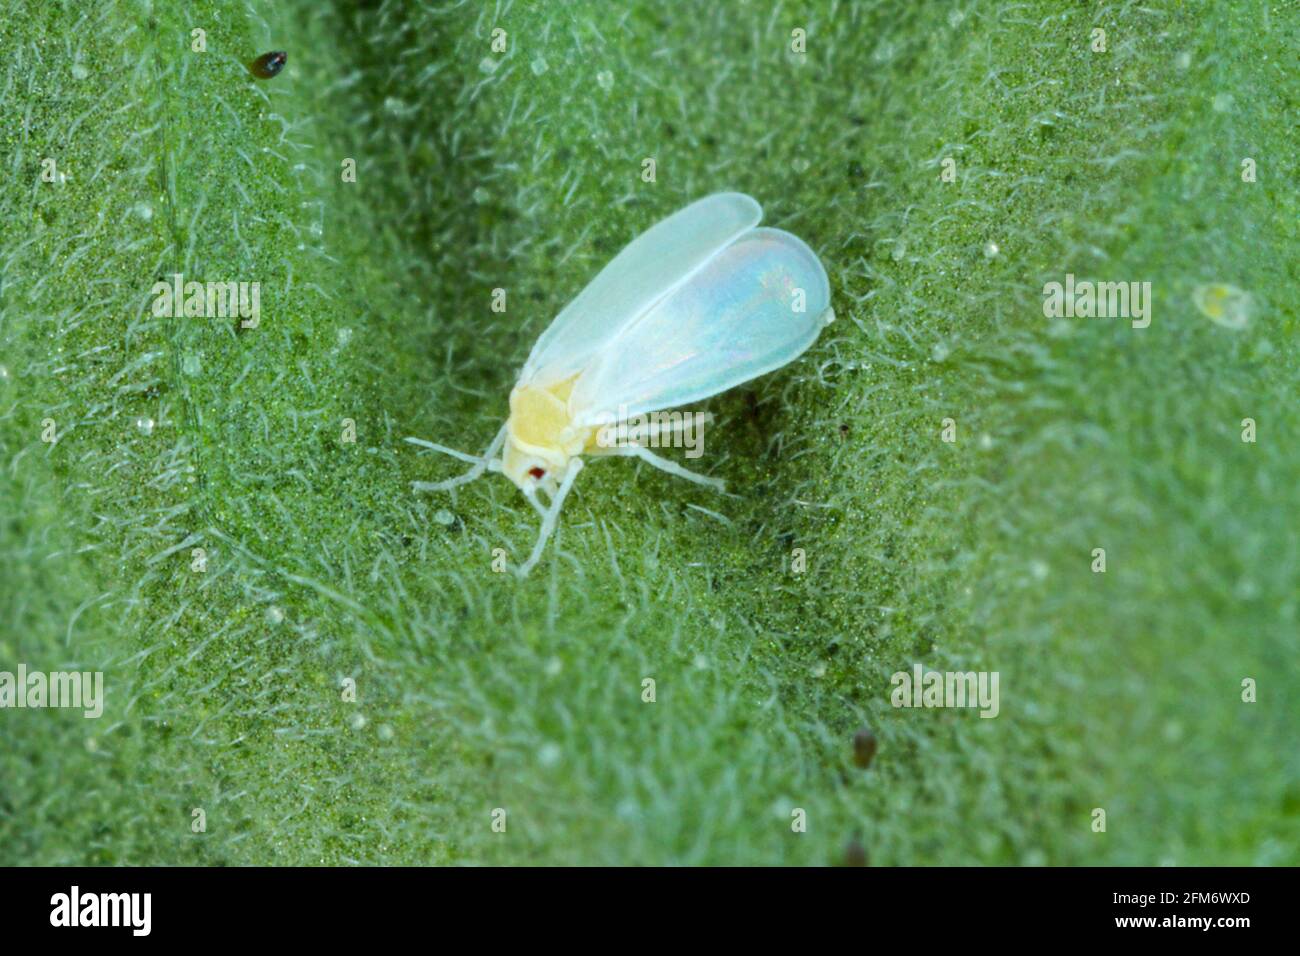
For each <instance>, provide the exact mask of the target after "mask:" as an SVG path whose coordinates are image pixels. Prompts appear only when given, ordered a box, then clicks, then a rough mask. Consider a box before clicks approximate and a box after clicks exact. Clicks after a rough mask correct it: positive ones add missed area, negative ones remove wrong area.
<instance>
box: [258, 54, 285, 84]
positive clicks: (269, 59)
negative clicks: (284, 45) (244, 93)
mask: <svg viewBox="0 0 1300 956" xmlns="http://www.w3.org/2000/svg"><path fill="white" fill-rule="evenodd" d="M288 59H289V54H287V53H285V52H284V51H283V50H273V51H272V52H270V53H263V54H262V55H261V56H259V57H258V58H257V59H256V60H254V61H253V62H252V63H250V64H248V69H249V71H250V72H252V74H253V75H254V76H256V77H260V78H261V79H263V80H269V79H270V78H271V77H273V76H275V75H276V74H277V73H279V72H280V71H281V70H283V69H284V64H285V63H286V62H287V61H288Z"/></svg>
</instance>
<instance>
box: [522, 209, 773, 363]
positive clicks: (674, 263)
mask: <svg viewBox="0 0 1300 956" xmlns="http://www.w3.org/2000/svg"><path fill="white" fill-rule="evenodd" d="M762 218H763V210H762V208H761V207H760V206H759V205H758V203H757V202H755V201H754V200H753V199H752V198H750V197H749V196H746V195H744V194H742V193H715V194H714V195H712V196H706V197H705V198H704V199H701V200H698V201H697V202H694V203H691V205H689V206H687V207H686V208H685V209H682V210H679V211H678V212H676V213H674V214H673V215H671V216H669V217H668V218H667V219H664V220H662V221H661V222H659V223H656V224H655V225H654V226H651V227H650V228H649V229H647V230H646V231H645V232H643V233H642V234H641V235H639V236H637V238H636V239H634V240H632V242H631V243H629V244H628V245H627V246H626V247H624V249H623V251H621V252H620V253H619V254H618V255H617V256H615V257H614V258H613V259H612V260H611V261H610V263H609V264H608V265H606V266H605V268H603V269H602V270H600V273H599V274H598V275H597V276H596V278H594V279H592V280H591V282H590V283H588V284H587V287H586V288H585V289H583V290H582V291H581V292H580V293H578V296H577V298H575V299H574V300H573V301H572V302H570V303H569V304H568V305H567V306H565V307H564V310H563V311H562V312H560V314H559V315H557V316H556V317H555V321H553V322H552V323H551V324H550V327H548V328H547V329H546V331H545V332H543V333H542V334H541V336H540V337H539V338H538V340H537V344H536V345H534V346H533V351H532V354H531V355H529V357H528V361H527V362H526V363H525V364H524V368H523V371H522V372H521V373H520V376H519V381H520V383H521V384H522V383H532V384H536V385H540V386H546V385H551V384H553V383H555V382H558V381H562V380H563V379H566V378H568V377H569V376H571V375H573V374H574V373H576V372H578V371H580V370H582V369H583V368H584V367H585V366H586V365H587V364H588V362H589V361H590V360H591V358H592V356H594V355H597V354H599V353H600V352H601V351H602V350H603V349H605V347H606V346H607V345H608V343H609V342H610V341H612V340H613V339H614V338H615V337H617V336H618V334H619V333H620V332H622V331H623V329H624V328H626V327H627V326H628V325H629V324H630V323H632V322H635V321H636V320H637V319H639V318H641V317H642V316H643V315H645V313H646V312H647V311H648V310H649V309H650V308H651V307H652V306H654V304H655V303H656V302H658V301H659V300H661V299H663V297H664V296H665V295H667V294H669V293H671V292H672V291H673V289H675V288H676V287H678V286H679V285H681V284H682V283H683V282H684V281H685V280H686V279H688V278H689V277H690V276H691V275H692V274H693V273H694V272H696V271H697V270H698V269H700V268H701V267H702V266H704V265H705V264H706V263H708V262H709V261H710V260H711V259H712V258H713V257H714V256H715V255H716V254H717V253H718V251H719V250H721V249H723V248H725V247H726V246H727V245H728V244H729V243H731V242H732V241H733V240H735V239H736V237H737V236H740V235H742V234H743V233H746V232H748V231H749V230H751V229H752V228H753V227H754V226H756V225H757V224H758V222H759V221H760V220H761V219H762Z"/></svg>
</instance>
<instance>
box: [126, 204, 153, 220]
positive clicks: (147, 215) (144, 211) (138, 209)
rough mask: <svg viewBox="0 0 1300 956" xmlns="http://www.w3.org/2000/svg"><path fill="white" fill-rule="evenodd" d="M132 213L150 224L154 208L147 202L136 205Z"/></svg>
mask: <svg viewBox="0 0 1300 956" xmlns="http://www.w3.org/2000/svg"><path fill="white" fill-rule="evenodd" d="M131 211H132V212H133V213H135V214H136V215H137V216H139V217H140V218H141V219H143V220H144V221H145V222H148V221H149V220H150V219H152V218H153V206H151V205H149V204H148V203H147V202H138V203H136V204H135V206H133V207H132V209H131Z"/></svg>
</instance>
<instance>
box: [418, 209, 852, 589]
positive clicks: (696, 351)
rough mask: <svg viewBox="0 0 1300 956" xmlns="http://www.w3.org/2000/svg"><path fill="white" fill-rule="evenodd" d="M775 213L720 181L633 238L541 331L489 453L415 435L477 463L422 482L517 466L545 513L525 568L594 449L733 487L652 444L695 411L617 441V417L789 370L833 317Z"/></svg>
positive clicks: (443, 484)
mask: <svg viewBox="0 0 1300 956" xmlns="http://www.w3.org/2000/svg"><path fill="white" fill-rule="evenodd" d="M762 218H763V210H762V208H761V207H760V206H759V205H758V203H757V202H755V201H754V200H753V199H751V198H750V197H749V196H745V195H742V194H740V193H717V194H715V195H712V196H708V197H706V198H704V199H701V200H699V201H698V202H695V203H692V204H691V205H689V206H687V207H686V208H685V209H682V210H680V211H679V212H677V213H675V214H674V215H672V216H669V217H668V218H667V219H665V220H663V221H662V222H660V223H658V224H656V225H655V226H652V227H651V228H650V229H648V230H646V231H645V232H644V233H642V234H641V235H640V236H638V237H637V238H636V239H634V240H633V241H632V242H631V243H630V244H629V245H628V246H626V247H625V248H624V249H623V251H622V252H620V253H619V254H618V255H617V256H615V257H614V259H613V260H612V261H611V262H610V263H609V264H608V265H607V266H605V268H604V269H602V270H601V271H600V273H599V274H598V275H597V276H596V278H594V279H593V280H592V281H591V282H590V283H589V284H588V285H587V287H586V288H585V289H583V290H582V291H581V292H580V293H578V296H577V298H575V299H574V300H573V301H572V302H570V303H569V304H568V305H567V306H566V307H565V308H564V309H563V310H562V311H561V312H560V314H559V315H558V316H556V318H555V320H554V321H553V322H552V323H551V325H550V327H549V328H547V329H546V331H544V332H543V333H542V334H541V336H540V337H539V338H538V340H537V343H536V344H535V345H534V346H533V350H532V354H530V355H529V357H528V361H527V362H525V363H524V367H523V369H522V371H521V372H520V373H519V379H518V381H517V383H516V384H515V387H514V389H513V390H512V391H511V392H510V416H509V418H508V419H507V420H506V423H505V424H504V425H502V426H501V430H500V431H499V432H497V436H496V438H494V439H493V440H492V444H491V445H489V446H488V449H487V451H485V452H484V453H483V455H482V456H474V455H467V454H464V453H463V452H459V451H455V450H453V449H450V448H446V447H444V446H442V445H436V444H434V443H432V442H426V441H423V440H421V439H418V438H408V439H407V441H408V442H411V443H412V444H416V445H421V446H423V447H425V448H432V449H434V450H435V451H439V452H442V453H444V454H448V455H451V456H453V457H455V458H459V459H461V460H462V461H466V462H469V463H470V464H472V465H473V467H472V468H471V469H470V470H469V471H468V472H466V473H465V474H463V475H461V476H459V477H457V478H452V479H450V480H448V481H440V482H436V483H430V482H423V481H417V482H415V483H414V485H413V487H414V488H415V490H417V491H445V490H447V489H450V488H454V487H456V486H458V485H462V484H465V483H466V482H470V481H473V480H474V479H475V478H478V477H479V476H480V475H482V474H483V472H484V471H487V470H491V471H499V472H502V473H504V474H505V476H506V477H507V478H509V479H510V480H511V481H513V482H514V483H515V484H516V485H517V486H518V487H519V489H520V491H522V492H523V494H524V497H526V498H527V499H528V501H529V502H530V503H531V504H532V505H533V507H534V508H536V509H537V511H538V513H539V514H540V515H541V519H542V524H541V530H540V533H539V534H538V537H537V543H536V544H535V545H534V547H533V550H532V554H531V555H529V557H528V560H527V561H526V562H524V564H523V566H522V567H521V568H520V569H519V574H520V576H523V575H525V574H527V573H528V572H529V571H531V570H532V568H533V567H534V565H536V564H537V561H538V559H539V558H540V557H541V554H542V550H543V548H544V547H545V545H546V541H547V539H548V538H549V537H550V535H551V533H552V532H553V531H554V530H555V526H556V521H557V519H558V516H559V513H560V509H561V507H562V506H563V505H564V499H565V498H566V497H567V496H568V494H569V491H570V490H571V489H572V488H573V483H574V480H575V479H576V478H577V477H578V473H579V472H580V471H581V470H582V468H583V460H582V456H584V455H589V456H592V457H611V456H628V457H635V458H639V459H641V460H642V461H644V462H646V463H647V464H649V465H652V466H653V467H655V468H660V469H662V470H664V471H666V472H668V473H669V474H672V475H676V476H678V477H679V478H685V479H687V480H689V481H694V482H697V483H699V484H702V485H708V486H710V487H713V488H716V489H718V490H719V491H721V490H723V487H724V485H723V482H722V481H721V480H719V479H717V478H708V477H705V476H703V475H699V474H696V473H695V472H692V471H687V470H686V469H685V468H683V467H681V466H680V465H678V464H677V463H676V462H673V461H670V460H668V459H666V458H661V457H659V456H658V455H655V454H654V453H652V452H651V451H650V450H649V449H647V448H646V447H644V444H643V442H644V441H645V440H646V439H651V440H654V439H657V438H658V437H659V436H660V435H661V434H669V435H670V434H672V433H673V430H674V428H676V427H677V426H678V425H679V424H680V423H684V422H685V421H687V419H685V418H682V419H676V420H674V424H673V425H672V426H668V427H667V428H666V429H663V430H660V429H659V427H658V425H657V423H653V424H651V425H650V426H649V427H648V428H639V427H638V428H636V429H632V430H625V429H624V426H623V425H622V424H619V425H618V428H619V431H618V434H619V438H620V439H623V440H620V441H618V442H611V441H610V440H609V435H610V433H611V429H612V427H613V426H615V424H616V423H625V422H626V421H627V420H628V419H635V418H637V417H639V416H646V415H648V414H650V413H652V412H658V411H662V410H664V409H669V408H674V407H678V406H681V405H686V404H688V403H690V402H697V401H701V400H702V399H705V398H708V397H710V396H712V395H717V394H718V393H720V392H725V391H726V390H727V389H730V388H733V387H735V386H737V385H740V384H741V383H743V382H747V381H749V380H750V379H752V378H757V377H758V376H760V375H763V374H766V373H767V372H771V371H773V370H775V369H778V368H781V367H782V366H783V365H786V364H788V363H790V362H792V361H794V360H795V359H796V358H798V357H799V356H800V355H801V354H803V352H804V351H805V350H806V349H807V348H808V347H809V346H811V345H812V344H813V342H815V341H816V340H817V336H818V334H819V333H820V332H821V330H822V328H823V327H824V326H826V325H827V324H828V323H829V322H830V321H831V320H832V319H834V317H835V315H834V313H833V312H832V310H831V300H830V285H829V283H828V282H827V280H826V270H825V269H823V268H822V264H821V263H820V262H819V261H818V259H817V256H816V255H815V254H814V253H813V251H812V250H811V249H809V248H808V246H806V245H805V244H804V243H803V241H802V240H800V239H798V238H796V237H795V236H792V235H791V234H790V233H788V232H783V231H781V230H780V229H768V228H758V223H759V221H760V220H761V219H762ZM498 453H500V456H499V457H498ZM539 494H544V495H545V496H546V498H547V499H548V500H547V501H546V502H545V503H543V502H542V501H541V500H540V499H539Z"/></svg>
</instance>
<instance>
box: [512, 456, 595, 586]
mask: <svg viewBox="0 0 1300 956" xmlns="http://www.w3.org/2000/svg"><path fill="white" fill-rule="evenodd" d="M580 471H582V459H581V458H575V459H573V461H572V462H570V463H569V470H568V471H566V472H565V473H564V479H563V480H562V481H561V482H560V489H559V490H558V491H557V492H556V493H555V497H554V498H553V499H551V507H550V508H548V509H547V510H546V513H545V514H544V515H542V527H541V530H540V531H538V533H537V543H536V544H535V545H533V553H532V554H530V555H529V556H528V560H527V561H525V562H524V563H523V566H522V567H520V568H519V576H520V577H521V578H522V577H525V576H526V575H527V574H528V572H529V571H531V570H532V569H533V567H534V566H535V565H536V564H537V561H538V559H539V558H541V556H542V549H543V548H545V547H546V542H547V540H548V539H549V538H550V537H551V532H553V531H554V530H555V523H556V519H557V518H559V516H560V509H561V508H563V507H564V499H565V498H566V497H568V495H569V490H570V489H571V488H572V487H573V481H574V479H575V478H577V477H578V472H580ZM534 503H536V502H535V501H534Z"/></svg>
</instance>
